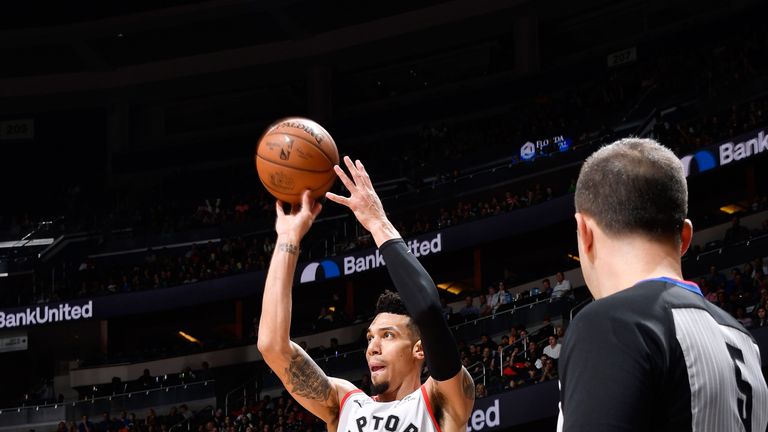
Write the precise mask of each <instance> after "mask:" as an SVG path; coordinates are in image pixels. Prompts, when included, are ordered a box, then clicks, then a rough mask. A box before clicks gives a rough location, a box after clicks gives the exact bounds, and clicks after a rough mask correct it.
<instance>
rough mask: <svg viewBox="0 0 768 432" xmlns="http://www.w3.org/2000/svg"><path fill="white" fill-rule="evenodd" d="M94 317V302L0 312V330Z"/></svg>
mask: <svg viewBox="0 0 768 432" xmlns="http://www.w3.org/2000/svg"><path fill="white" fill-rule="evenodd" d="M92 317H93V300H89V301H87V302H80V303H74V302H73V303H69V302H67V303H60V304H58V305H54V306H51V305H45V306H36V307H28V308H26V309H22V310H20V311H13V312H10V311H7V312H6V311H0V329H13V328H17V327H28V326H33V325H38V324H48V323H58V322H67V321H77V320H81V319H88V318H92Z"/></svg>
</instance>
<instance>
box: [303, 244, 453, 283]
mask: <svg viewBox="0 0 768 432" xmlns="http://www.w3.org/2000/svg"><path fill="white" fill-rule="evenodd" d="M405 245H406V247H407V248H408V250H409V251H411V253H412V254H413V255H414V256H416V257H420V256H424V255H429V254H434V253H437V252H441V251H442V250H443V236H442V234H441V233H438V234H436V235H435V236H434V237H432V238H427V239H425V240H409V241H408V242H406V244H405ZM343 263H344V264H343V265H344V275H345V276H348V275H351V274H353V273H359V272H362V271H366V270H373V269H375V268H379V267H383V266H385V265H386V263H385V262H384V257H383V256H381V253H380V252H379V250H378V249H376V250H375V251H374V252H373V253H370V254H368V255H362V256H346V257H344V258H343ZM320 269H322V271H323V276H322V277H321V276H320V275H318V273H319V271H320ZM339 276H341V270H340V269H339V266H338V264H336V262H335V261H332V260H329V259H327V260H323V261H320V262H313V263H309V264H307V266H306V267H304V270H302V271H301V277H300V278H299V280H300V282H301V283H308V282H314V281H317V280H323V279H331V278H337V277H339Z"/></svg>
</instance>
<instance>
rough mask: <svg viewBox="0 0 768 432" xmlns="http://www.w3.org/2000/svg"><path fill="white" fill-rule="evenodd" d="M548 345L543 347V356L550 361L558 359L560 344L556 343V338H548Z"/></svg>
mask: <svg viewBox="0 0 768 432" xmlns="http://www.w3.org/2000/svg"><path fill="white" fill-rule="evenodd" d="M548 341H549V343H548V344H547V346H545V347H544V350H543V352H544V354H546V355H547V356H549V357H550V358H552V359H555V360H557V359H559V358H560V343H559V342H558V341H557V337H555V336H554V335H552V336H549V338H548Z"/></svg>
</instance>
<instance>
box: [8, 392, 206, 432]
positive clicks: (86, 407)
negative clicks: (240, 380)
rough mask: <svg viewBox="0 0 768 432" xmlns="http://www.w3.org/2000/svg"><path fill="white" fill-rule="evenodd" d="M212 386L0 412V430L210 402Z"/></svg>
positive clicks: (116, 396)
mask: <svg viewBox="0 0 768 432" xmlns="http://www.w3.org/2000/svg"><path fill="white" fill-rule="evenodd" d="M214 383H215V382H214V381H213V380H206V381H197V382H192V383H187V384H179V385H173V386H166V387H162V388H159V387H156V388H150V389H142V390H136V391H131V392H127V393H117V394H113V395H106V396H99V397H89V398H85V399H80V400H68V401H62V402H50V403H44V404H38V405H27V406H17V407H12V408H3V409H0V428H3V429H6V428H16V427H23V426H24V425H30V424H40V425H43V424H53V425H55V424H56V423H57V422H58V421H60V420H62V419H65V418H66V419H79V418H80V417H82V416H83V415H88V416H91V417H94V416H95V415H96V414H98V413H102V412H119V411H135V410H137V409H143V408H150V407H154V406H162V405H170V404H172V405H178V404H181V403H189V402H191V401H193V400H194V401H203V400H206V399H214V398H215V391H214ZM190 428H191V426H190ZM25 430H26V429H25ZM182 430H183V424H181V425H179V427H178V428H177V430H176V431H175V432H181V431H182Z"/></svg>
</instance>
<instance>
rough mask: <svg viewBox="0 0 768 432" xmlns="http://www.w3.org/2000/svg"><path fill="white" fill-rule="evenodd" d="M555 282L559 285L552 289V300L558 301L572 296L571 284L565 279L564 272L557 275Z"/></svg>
mask: <svg viewBox="0 0 768 432" xmlns="http://www.w3.org/2000/svg"><path fill="white" fill-rule="evenodd" d="M555 280H556V281H557V283H556V284H555V286H554V288H552V299H553V300H557V299H561V298H563V297H567V296H568V295H570V292H571V282H570V281H568V280H567V279H566V278H565V276H564V275H563V272H561V271H559V272H557V273H556V274H555Z"/></svg>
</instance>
